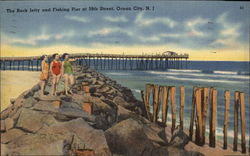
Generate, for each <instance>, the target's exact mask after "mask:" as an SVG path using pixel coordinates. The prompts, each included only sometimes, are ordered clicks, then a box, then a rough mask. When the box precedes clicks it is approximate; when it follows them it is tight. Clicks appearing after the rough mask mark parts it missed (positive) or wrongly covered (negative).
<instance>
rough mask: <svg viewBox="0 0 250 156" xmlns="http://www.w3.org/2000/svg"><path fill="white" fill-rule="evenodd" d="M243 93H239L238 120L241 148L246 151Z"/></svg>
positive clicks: (243, 151)
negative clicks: (239, 122) (239, 123)
mask: <svg viewBox="0 0 250 156" xmlns="http://www.w3.org/2000/svg"><path fill="white" fill-rule="evenodd" d="M244 96H245V94H244V93H242V92H241V93H240V121H241V150H242V153H246V120H245V99H244Z"/></svg>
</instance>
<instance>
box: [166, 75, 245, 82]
mask: <svg viewBox="0 0 250 156" xmlns="http://www.w3.org/2000/svg"><path fill="white" fill-rule="evenodd" d="M161 77H163V78H166V79H173V80H182V81H200V82H218V83H242V82H241V81H231V80H218V79H195V78H182V77H175V76H161Z"/></svg>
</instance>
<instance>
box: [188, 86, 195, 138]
mask: <svg viewBox="0 0 250 156" xmlns="http://www.w3.org/2000/svg"><path fill="white" fill-rule="evenodd" d="M195 90H196V87H193V96H192V110H191V111H192V112H191V117H190V127H189V138H190V140H191V141H192V138H193V129H194V115H195Z"/></svg>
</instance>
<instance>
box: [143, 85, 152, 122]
mask: <svg viewBox="0 0 250 156" xmlns="http://www.w3.org/2000/svg"><path fill="white" fill-rule="evenodd" d="M152 89H153V86H152V85H151V84H146V92H145V109H146V112H147V117H148V119H149V120H150V121H152V118H151V115H150V106H149V100H150V99H149V98H150V94H151V91H152Z"/></svg>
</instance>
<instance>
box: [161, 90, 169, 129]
mask: <svg viewBox="0 0 250 156" xmlns="http://www.w3.org/2000/svg"><path fill="white" fill-rule="evenodd" d="M168 92H169V87H167V86H164V88H163V104H162V123H163V125H164V126H165V125H166V120H167V113H168V100H169V93H168Z"/></svg>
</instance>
